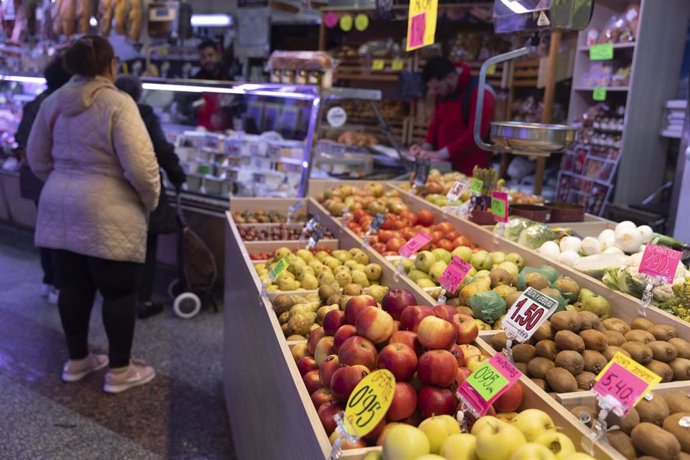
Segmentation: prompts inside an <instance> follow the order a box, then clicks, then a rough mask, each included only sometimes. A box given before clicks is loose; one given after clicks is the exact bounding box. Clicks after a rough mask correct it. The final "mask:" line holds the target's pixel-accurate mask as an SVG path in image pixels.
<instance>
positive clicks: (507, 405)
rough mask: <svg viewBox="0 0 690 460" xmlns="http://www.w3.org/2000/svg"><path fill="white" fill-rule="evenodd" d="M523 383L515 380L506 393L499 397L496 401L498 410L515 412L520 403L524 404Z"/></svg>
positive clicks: (495, 404) (495, 406)
mask: <svg viewBox="0 0 690 460" xmlns="http://www.w3.org/2000/svg"><path fill="white" fill-rule="evenodd" d="M523 393H524V392H523V390H522V385H521V384H520V382H515V383H514V384H512V385H511V386H510V387H509V388H508V389H507V390H506V392H505V393H503V394H502V395H501V396H499V397H498V399H497V400H496V401H494V404H493V406H494V408H495V409H496V410H497V411H498V412H513V411H516V410H518V408H519V407H520V405H522V396H523Z"/></svg>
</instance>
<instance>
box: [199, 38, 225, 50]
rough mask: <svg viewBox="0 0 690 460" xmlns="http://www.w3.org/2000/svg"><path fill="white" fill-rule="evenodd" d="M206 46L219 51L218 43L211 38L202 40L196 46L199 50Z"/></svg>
mask: <svg viewBox="0 0 690 460" xmlns="http://www.w3.org/2000/svg"><path fill="white" fill-rule="evenodd" d="M206 48H213V49H214V50H216V51H220V50H219V47H218V43H216V42H214V41H213V40H204V41H203V42H201V43H199V46H198V47H197V49H198V50H199V51H201V50H203V49H206Z"/></svg>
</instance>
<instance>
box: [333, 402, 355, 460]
mask: <svg viewBox="0 0 690 460" xmlns="http://www.w3.org/2000/svg"><path fill="white" fill-rule="evenodd" d="M335 423H336V426H335V431H336V433H338V434H339V435H340V436H339V437H338V439H336V440H335V442H334V443H333V448H332V449H331V455H330V456H329V457H328V459H329V460H337V459H339V458H340V457H341V456H342V455H343V439H345V440H346V441H348V442H350V443H353V444H354V443H356V442H357V441H359V439H360V438H359V436H357V435H356V434H352V433H354V431H355V430H354V429H353V428H352V424H351V423H350V420H348V418H347V417H345V412H338V413H337V414H335ZM348 428H349V429H348Z"/></svg>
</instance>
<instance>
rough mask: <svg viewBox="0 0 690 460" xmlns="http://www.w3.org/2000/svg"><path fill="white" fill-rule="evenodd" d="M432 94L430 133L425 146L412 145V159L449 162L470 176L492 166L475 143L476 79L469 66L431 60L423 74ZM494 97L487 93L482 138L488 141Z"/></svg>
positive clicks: (454, 167)
mask: <svg viewBox="0 0 690 460" xmlns="http://www.w3.org/2000/svg"><path fill="white" fill-rule="evenodd" d="M422 76H423V78H424V81H425V82H426V85H427V89H428V90H429V93H430V94H433V95H435V96H436V110H435V112H434V117H433V118H432V120H431V123H430V124H429V128H428V129H427V135H426V141H425V142H424V144H422V145H421V146H420V145H413V146H412V147H411V148H410V153H411V154H412V155H413V156H418V157H422V158H431V159H433V160H445V161H450V163H451V164H452V165H453V169H455V170H456V171H460V172H462V173H464V174H466V175H468V176H471V175H472V169H473V168H474V167H475V166H479V167H487V166H488V165H489V154H488V152H486V151H484V150H482V149H480V148H479V147H478V146H477V144H476V143H475V142H474V119H475V109H476V107H477V92H478V88H477V79H476V78H474V77H472V76H471V75H470V67H469V66H468V65H467V64H457V65H453V63H451V62H450V61H449V60H448V59H446V58H443V57H434V58H431V59H429V61H428V62H427V64H426V66H425V67H424V71H423V74H422ZM493 113H494V95H493V92H492V91H491V89H490V88H487V90H486V91H485V92H484V107H483V108H482V124H481V134H482V137H486V135H487V134H488V132H489V124H490V122H491V120H492V119H493Z"/></svg>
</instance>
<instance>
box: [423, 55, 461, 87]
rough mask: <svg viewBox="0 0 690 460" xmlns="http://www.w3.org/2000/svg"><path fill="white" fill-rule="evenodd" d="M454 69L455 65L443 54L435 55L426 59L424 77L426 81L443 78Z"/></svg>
mask: <svg viewBox="0 0 690 460" xmlns="http://www.w3.org/2000/svg"><path fill="white" fill-rule="evenodd" d="M454 71H455V67H453V63H452V62H450V61H449V60H448V59H446V58H444V57H442V56H435V57H432V58H431V59H429V60H428V61H426V65H425V66H424V70H423V71H422V78H423V79H424V83H426V82H428V81H429V80H434V79H436V80H443V79H444V78H446V77H447V76H448V75H450V74H451V73H453V72H454Z"/></svg>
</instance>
